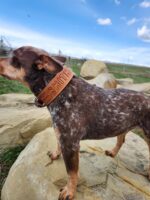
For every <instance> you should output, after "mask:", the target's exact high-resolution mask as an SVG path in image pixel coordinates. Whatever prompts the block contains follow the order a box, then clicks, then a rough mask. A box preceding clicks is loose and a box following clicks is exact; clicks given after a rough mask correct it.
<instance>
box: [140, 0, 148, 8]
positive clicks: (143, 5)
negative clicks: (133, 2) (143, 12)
mask: <svg viewBox="0 0 150 200" xmlns="http://www.w3.org/2000/svg"><path fill="white" fill-rule="evenodd" d="M140 7H142V8H150V1H143V2H141V3H140Z"/></svg>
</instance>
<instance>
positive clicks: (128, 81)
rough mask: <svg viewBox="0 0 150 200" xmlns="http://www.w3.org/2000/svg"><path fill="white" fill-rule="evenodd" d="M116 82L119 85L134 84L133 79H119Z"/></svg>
mask: <svg viewBox="0 0 150 200" xmlns="http://www.w3.org/2000/svg"><path fill="white" fill-rule="evenodd" d="M116 81H117V83H118V84H119V85H131V84H133V83H134V80H133V79H132V78H119V79H116Z"/></svg>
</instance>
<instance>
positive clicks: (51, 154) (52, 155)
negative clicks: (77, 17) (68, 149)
mask: <svg viewBox="0 0 150 200" xmlns="http://www.w3.org/2000/svg"><path fill="white" fill-rule="evenodd" d="M47 155H48V156H49V157H50V159H51V160H52V161H53V160H57V159H58V158H59V157H60V153H58V151H54V152H50V151H48V152H47Z"/></svg>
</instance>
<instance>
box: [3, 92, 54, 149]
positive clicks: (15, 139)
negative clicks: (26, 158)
mask: <svg viewBox="0 0 150 200" xmlns="http://www.w3.org/2000/svg"><path fill="white" fill-rule="evenodd" d="M33 102H34V97H33V96H32V95H24V94H7V95H0V148H6V147H12V146H17V145H21V144H25V143H27V142H28V141H29V140H30V139H31V138H32V137H33V136H34V135H35V134H36V133H38V132H40V131H42V130H44V129H45V128H47V127H49V126H51V119H50V114H49V112H48V110H47V109H46V108H37V107H36V106H34V103H33Z"/></svg>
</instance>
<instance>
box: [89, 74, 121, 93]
mask: <svg viewBox="0 0 150 200" xmlns="http://www.w3.org/2000/svg"><path fill="white" fill-rule="evenodd" d="M87 82H88V83H90V84H95V85H97V86H98V87H101V88H106V89H109V88H116V87H117V81H116V79H115V77H114V76H113V75H112V74H110V73H101V74H99V75H98V76H97V77H96V78H93V79H91V80H87Z"/></svg>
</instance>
